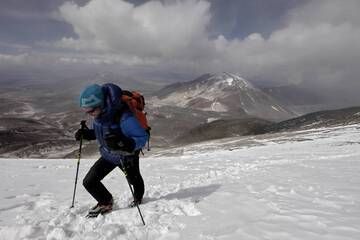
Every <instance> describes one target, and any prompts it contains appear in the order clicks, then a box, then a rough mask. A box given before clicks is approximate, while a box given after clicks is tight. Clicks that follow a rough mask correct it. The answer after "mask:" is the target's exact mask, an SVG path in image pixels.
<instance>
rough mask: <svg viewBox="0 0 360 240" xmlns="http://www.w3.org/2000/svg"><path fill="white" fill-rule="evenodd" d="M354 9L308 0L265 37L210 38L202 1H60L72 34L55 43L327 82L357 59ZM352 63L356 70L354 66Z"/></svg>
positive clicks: (202, 68)
mask: <svg viewBox="0 0 360 240" xmlns="http://www.w3.org/2000/svg"><path fill="white" fill-rule="evenodd" d="M358 9H360V2H359V1H356V0H349V1H341V2H339V1H336V0H317V1H311V2H309V3H308V4H306V5H304V6H301V7H298V8H296V9H293V10H292V11H291V12H290V13H289V16H288V19H287V24H286V27H284V28H283V29H280V30H277V31H275V32H273V33H272V34H271V35H270V36H269V38H267V39H264V38H263V37H262V36H261V35H260V34H258V33H254V34H251V35H249V36H248V37H247V38H245V39H226V38H225V37H224V36H221V35H220V36H218V37H217V38H216V39H211V38H210V37H209V33H208V29H207V28H208V25H209V23H210V18H211V14H210V3H209V2H207V1H202V0H179V1H166V2H165V3H164V2H160V1H150V2H147V3H145V4H142V5H140V6H135V5H133V4H131V3H128V2H125V1H123V0H92V1H90V2H89V3H88V4H87V5H85V6H82V7H79V6H77V5H75V4H74V3H65V4H64V5H63V6H61V8H60V14H61V15H62V17H63V18H64V20H65V21H67V22H68V23H70V24H71V25H72V26H73V28H74V30H75V32H76V33H77V35H78V36H79V38H78V39H72V38H67V39H63V40H61V41H60V42H58V45H61V46H63V47H67V48H73V49H77V50H83V51H86V52H89V51H90V52H92V53H94V54H98V55H99V56H101V57H100V58H103V57H106V56H108V57H109V58H110V59H112V60H111V61H110V62H113V63H116V62H118V63H121V62H124V59H136V61H134V60H130V61H128V64H129V65H131V64H134V65H137V64H139V65H143V64H152V65H154V66H155V67H158V68H159V69H160V68H161V69H163V70H165V71H166V68H169V69H168V70H169V71H171V70H174V69H177V70H178V71H186V70H187V68H188V67H191V65H193V64H196V66H197V70H198V71H199V73H200V72H209V71H222V70H230V71H237V72H242V73H243V74H244V75H245V76H249V77H256V76H260V77H262V78H270V79H277V80H279V81H280V80H282V81H291V82H302V81H305V80H308V79H312V80H313V81H314V82H316V80H319V81H320V82H321V81H323V80H324V79H328V80H327V81H330V82H331V81H337V80H335V79H334V77H331V76H337V78H341V79H343V78H347V77H350V76H349V75H352V74H354V72H351V69H349V68H350V67H349V66H351V65H355V64H354V61H356V62H359V61H360V45H359V44H358V40H359V39H360V24H359V23H360V17H359V16H360V15H359V14H357V10H358ZM240 31H241V30H240ZM114 55H117V59H116V58H114ZM160 65H161V66H160ZM344 68H346V70H345V69H344ZM353 70H354V71H355V72H356V73H357V72H358V70H357V67H355V69H353ZM325 76H326V77H325Z"/></svg>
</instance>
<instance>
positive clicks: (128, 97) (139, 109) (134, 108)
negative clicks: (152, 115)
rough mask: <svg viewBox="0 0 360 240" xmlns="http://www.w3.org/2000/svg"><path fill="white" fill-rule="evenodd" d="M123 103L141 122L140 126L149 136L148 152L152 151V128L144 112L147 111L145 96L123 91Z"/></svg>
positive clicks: (135, 92)
mask: <svg viewBox="0 0 360 240" xmlns="http://www.w3.org/2000/svg"><path fill="white" fill-rule="evenodd" d="M121 101H122V102H125V103H126V104H127V105H128V107H129V109H130V111H131V112H132V113H133V114H134V116H135V118H136V119H137V120H138V121H139V123H140V125H141V126H142V127H143V128H144V129H145V131H146V133H147V134H148V135H149V141H148V151H150V143H149V142H150V130H151V127H150V126H149V124H148V120H147V118H146V115H147V113H146V112H144V109H145V98H144V96H143V95H142V94H141V93H139V92H137V91H127V90H123V91H122V95H121Z"/></svg>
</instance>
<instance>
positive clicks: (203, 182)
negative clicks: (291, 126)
mask: <svg viewBox="0 0 360 240" xmlns="http://www.w3.org/2000/svg"><path fill="white" fill-rule="evenodd" d="M359 139H360V125H351V126H346V127H336V128H323V129H317V130H306V131H301V132H295V133H284V134H282V135H279V134H276V135H265V136H257V137H247V138H232V139H227V140H221V141H211V142H207V143H203V144H198V145H191V146H189V147H184V148H178V149H172V150H168V151H164V152H160V153H157V154H153V155H152V156H147V157H146V158H143V159H142V162H141V168H142V172H143V176H144V179H145V182H146V188H147V189H146V193H145V199H144V204H142V205H141V206H140V207H141V210H142V212H143V215H144V218H145V222H146V226H142V223H141V220H140V218H139V216H138V213H137V210H136V209H127V208H126V207H125V206H126V205H127V203H128V202H129V201H130V199H131V196H130V191H129V189H128V186H127V183H126V181H125V179H124V177H123V176H122V173H121V172H120V170H118V171H117V170H115V171H113V172H112V173H111V174H110V175H109V176H107V177H106V178H105V179H104V183H105V185H106V186H108V188H109V189H110V190H111V191H112V192H113V194H114V197H115V200H116V204H117V206H116V209H115V211H113V212H112V213H110V214H108V215H106V216H99V217H98V218H96V219H86V218H85V217H84V215H85V214H86V212H87V210H88V209H89V208H90V207H91V206H92V205H93V204H94V201H93V200H92V199H91V197H90V195H88V194H87V193H86V191H85V190H84V188H83V187H82V186H81V180H80V181H79V184H78V191H77V195H76V200H77V201H76V205H75V208H73V209H69V206H70V205H71V198H72V191H73V184H74V176H75V169H76V160H61V159H60V160H18V159H2V160H0V164H1V166H2V167H1V168H0V171H1V174H0V182H1V185H0V239H4V240H5V239H6V240H11V239H97V240H99V239H166V240H168V239H204V240H209V239H249V240H252V239H277V240H278V239H286V240H289V239H314V240H315V239H316V240H319V239H320V240H321V239H324V240H325V239H326V240H329V239H330V240H331V239H334V240H338V239H342V240H343V239H354V240H355V239H359V236H360V224H359V223H360V175H359V172H360V149H359V144H360V141H359ZM93 161H94V160H82V161H81V164H80V179H82V178H83V177H84V175H85V174H86V171H87V170H88V169H89V167H90V166H91V164H92V163H93Z"/></svg>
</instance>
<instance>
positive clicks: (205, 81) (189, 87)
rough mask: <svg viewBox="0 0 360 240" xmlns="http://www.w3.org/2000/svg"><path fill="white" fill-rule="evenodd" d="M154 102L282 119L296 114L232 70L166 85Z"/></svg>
mask: <svg viewBox="0 0 360 240" xmlns="http://www.w3.org/2000/svg"><path fill="white" fill-rule="evenodd" d="M156 97H157V98H155V99H153V102H156V103H157V104H158V105H170V106H177V107H183V108H187V109H198V110H202V111H212V112H222V113H230V114H231V115H232V116H238V117H245V116H255V117H259V118H263V119H272V120H284V119H289V118H291V117H294V116H296V115H295V113H294V112H292V111H291V110H290V109H288V108H287V107H286V106H285V104H282V103H281V102H279V101H277V100H276V99H275V98H273V97H272V96H270V95H269V94H266V93H265V92H263V91H262V90H261V89H259V88H257V87H255V86H254V85H253V84H251V83H250V82H249V81H247V80H245V79H244V78H242V77H240V76H239V75H235V74H232V73H226V72H223V73H219V74H205V75H203V76H201V77H199V78H197V79H195V80H193V81H190V82H183V83H176V84H172V85H169V86H167V87H165V88H163V89H162V90H160V91H159V92H157V93H156Z"/></svg>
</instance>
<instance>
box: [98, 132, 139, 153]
mask: <svg viewBox="0 0 360 240" xmlns="http://www.w3.org/2000/svg"><path fill="white" fill-rule="evenodd" d="M105 142H106V145H107V146H108V147H109V148H110V149H112V150H121V151H125V152H133V151H134V149H135V141H134V140H133V139H132V138H129V137H126V136H125V135H124V134H123V133H122V132H121V131H119V132H117V133H116V134H115V133H110V134H108V135H106V136H105Z"/></svg>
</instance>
